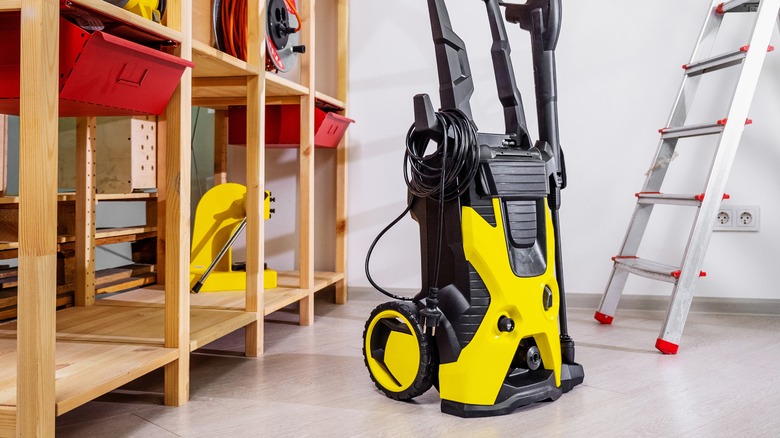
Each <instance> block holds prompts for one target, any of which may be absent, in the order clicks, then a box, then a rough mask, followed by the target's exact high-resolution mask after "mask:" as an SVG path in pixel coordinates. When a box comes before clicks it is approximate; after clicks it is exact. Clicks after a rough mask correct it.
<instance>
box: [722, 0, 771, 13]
mask: <svg viewBox="0 0 780 438" xmlns="http://www.w3.org/2000/svg"><path fill="white" fill-rule="evenodd" d="M759 3H761V2H760V1H759V0H730V1H727V2H723V3H721V4H719V5H718V13H719V14H725V13H727V12H756V11H757V10H758V4H759Z"/></svg>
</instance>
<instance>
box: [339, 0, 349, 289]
mask: <svg viewBox="0 0 780 438" xmlns="http://www.w3.org/2000/svg"><path fill="white" fill-rule="evenodd" d="M337 14H338V18H337V20H338V22H337V24H336V26H337V29H338V36H337V44H338V59H337V62H338V72H337V74H338V89H337V95H336V97H337V98H338V99H339V100H340V101H342V102H343V103H344V115H347V116H348V113H347V110H348V108H347V99H348V98H349V0H338V11H337ZM348 136H349V132H347V133H346V134H344V138H342V139H341V143H339V145H338V148H337V149H336V272H338V273H341V274H343V278H342V279H341V280H339V281H338V282H336V303H338V304H346V302H347V225H348V210H347V159H348V156H347V148H348V146H349V142H348Z"/></svg>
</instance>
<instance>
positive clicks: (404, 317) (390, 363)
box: [363, 301, 438, 400]
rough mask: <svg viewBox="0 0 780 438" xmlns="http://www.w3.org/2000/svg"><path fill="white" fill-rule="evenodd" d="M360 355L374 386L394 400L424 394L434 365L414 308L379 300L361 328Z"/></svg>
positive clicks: (396, 302) (430, 381)
mask: <svg viewBox="0 0 780 438" xmlns="http://www.w3.org/2000/svg"><path fill="white" fill-rule="evenodd" d="M363 359H364V362H365V364H366V368H368V374H369V375H370V376H371V380H372V381H373V382H374V384H375V385H376V387H377V388H379V390H380V391H382V392H384V393H385V395H387V396H388V397H390V398H391V399H394V400H411V399H413V398H414V397H417V396H419V395H422V394H424V393H425V392H426V391H428V390H429V389H430V388H431V385H432V384H433V379H434V373H435V370H436V369H437V368H438V367H436V366H435V360H434V354H433V347H432V345H431V338H430V337H429V336H428V335H424V334H423V332H422V325H421V324H420V321H419V313H418V311H417V308H416V307H415V306H414V305H413V304H407V303H403V302H400V301H392V302H389V303H384V304H380V305H379V306H377V307H376V309H374V310H373V311H372V312H371V316H370V317H369V318H368V321H366V327H365V330H364V331H363Z"/></svg>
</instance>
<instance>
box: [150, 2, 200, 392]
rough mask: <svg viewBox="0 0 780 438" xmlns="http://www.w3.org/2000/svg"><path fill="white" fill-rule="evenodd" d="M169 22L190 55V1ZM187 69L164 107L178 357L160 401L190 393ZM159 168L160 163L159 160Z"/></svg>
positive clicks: (169, 274)
mask: <svg viewBox="0 0 780 438" xmlns="http://www.w3.org/2000/svg"><path fill="white" fill-rule="evenodd" d="M167 9H168V12H167V16H168V23H167V24H168V27H170V28H172V29H175V30H179V31H181V33H182V42H181V44H180V45H179V47H177V48H176V49H175V53H176V55H178V56H180V57H181V58H183V59H187V60H192V3H191V2H190V1H188V0H171V1H170V2H169V3H168V8H167ZM191 105H192V69H189V68H188V69H186V70H185V72H184V74H183V75H182V78H181V82H180V83H179V86H178V87H177V88H176V91H175V92H174V93H173V96H172V97H171V100H170V101H169V102H168V106H167V108H166V109H165V113H164V119H165V122H166V129H165V131H166V136H165V138H164V142H165V143H166V145H165V151H166V160H165V161H166V162H165V180H166V184H165V186H166V187H165V346H166V347H167V348H176V349H178V350H179V359H178V360H176V361H173V362H171V363H170V364H168V365H166V366H165V404H166V405H168V406H180V405H182V404H184V403H185V402H187V400H188V399H189V368H190V366H189V365H190V287H189V284H190V281H189V266H190V181H191V179H190V173H191V172H190V166H191V161H190V160H191V159H192V154H191V152H190V137H191V133H190V130H191V129H192V106H191ZM158 169H159V163H158Z"/></svg>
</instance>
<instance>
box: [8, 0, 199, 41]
mask: <svg viewBox="0 0 780 438" xmlns="http://www.w3.org/2000/svg"><path fill="white" fill-rule="evenodd" d="M0 1H3V0H0ZM71 2H72V3H73V4H74V5H77V6H82V7H84V8H87V9H91V10H93V11H95V12H98V13H100V14H103V15H106V16H109V17H111V18H114V19H116V20H118V21H121V22H124V23H128V24H130V25H132V26H133V27H135V28H138V29H143V30H145V31H147V32H149V33H152V34H155V35H158V36H161V37H164V38H166V39H169V40H172V41H177V42H181V41H182V40H183V39H184V38H183V36H182V34H181V32H178V31H175V30H173V29H170V28H168V27H165V26H163V25H161V24H158V23H155V22H153V21H152V20H147V19H146V18H143V17H141V16H140V15H136V14H134V13H132V12H130V11H126V10H124V9H122V8H120V7H117V6H114V5H112V4H110V3H107V2H105V1H103V0H71Z"/></svg>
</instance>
